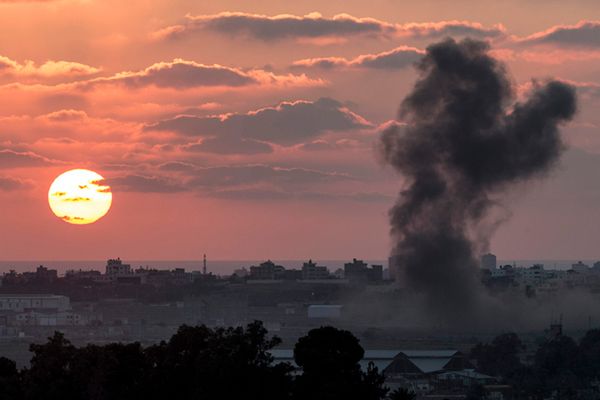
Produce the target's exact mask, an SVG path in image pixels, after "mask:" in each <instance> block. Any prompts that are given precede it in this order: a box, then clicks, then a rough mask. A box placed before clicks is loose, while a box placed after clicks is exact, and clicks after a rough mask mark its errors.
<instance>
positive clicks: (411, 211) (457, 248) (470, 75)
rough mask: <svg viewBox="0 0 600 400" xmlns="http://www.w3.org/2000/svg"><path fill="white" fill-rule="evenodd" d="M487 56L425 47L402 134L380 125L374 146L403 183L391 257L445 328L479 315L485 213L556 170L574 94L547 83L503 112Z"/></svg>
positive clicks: (467, 49) (499, 76) (501, 72)
mask: <svg viewBox="0 0 600 400" xmlns="http://www.w3.org/2000/svg"><path fill="white" fill-rule="evenodd" d="M488 50H489V47H488V45H487V44H486V43H484V42H481V41H474V40H465V41H462V42H459V43H457V42H455V41H454V40H446V41H443V42H440V43H437V44H434V45H431V46H430V47H428V48H427V54H426V56H425V57H424V58H423V60H422V62H421V63H420V64H419V72H420V74H421V76H420V79H419V80H418V81H417V83H416V84H415V87H414V89H413V91H412V92H411V93H410V94H409V95H408V96H407V97H406V98H405V99H404V101H403V103H402V107H401V119H402V120H403V121H404V122H406V125H405V126H398V125H390V127H389V128H388V129H387V130H386V131H385V132H384V133H383V134H382V140H381V148H382V151H383V156H384V158H385V160H386V161H387V162H388V163H389V164H391V165H392V166H393V167H395V168H396V169H397V170H398V171H399V172H400V173H401V174H403V176H404V178H405V179H406V182H407V184H406V187H405V188H404V189H403V190H402V191H401V193H400V196H399V199H398V201H397V203H396V205H395V206H394V207H393V208H392V210H391V211H390V220H391V233H392V237H393V240H394V248H393V253H392V254H393V255H394V256H395V257H396V263H397V265H399V266H400V267H401V270H402V271H403V273H404V275H405V279H406V283H407V284H408V285H409V286H410V287H411V288H413V289H414V290H417V291H419V292H423V293H424V294H425V295H426V297H427V300H428V301H429V305H430V306H431V310H432V312H433V313H435V314H436V315H437V316H438V317H441V318H446V319H450V320H452V321H457V319H459V318H462V320H461V322H470V321H473V319H472V317H475V316H480V315H475V313H474V312H475V311H477V308H478V307H479V306H480V305H481V301H482V299H483V297H482V296H481V292H480V288H481V286H480V284H479V280H478V274H477V272H478V271H477V269H478V261H477V260H478V257H479V255H480V254H482V253H483V252H486V251H488V250H489V249H488V247H489V241H490V238H491V235H492V233H493V232H494V230H495V227H497V226H498V224H500V223H501V222H502V220H501V219H498V218H495V217H494V215H492V214H491V211H492V210H493V206H494V205H495V204H497V201H498V199H499V197H502V195H503V194H504V193H505V191H507V190H508V189H510V188H511V187H514V185H515V184H518V183H523V182H527V181H528V180H530V179H531V178H535V177H541V176H544V174H545V173H547V172H548V171H549V170H550V169H551V168H552V167H553V166H554V165H555V164H556V163H557V161H558V159H559V156H560V154H561V153H562V151H563V149H564V144H563V141H562V140H561V137H560V133H559V130H558V128H559V126H560V124H562V123H564V122H565V121H568V120H570V119H571V118H572V117H573V115H574V113H575V110H576V101H575V91H574V89H573V88H572V87H571V86H568V85H566V84H564V83H562V82H557V81H552V82H548V83H546V84H543V85H541V84H538V85H536V86H534V88H533V90H532V92H531V93H530V94H529V97H528V98H527V99H526V100H525V101H523V102H517V103H513V99H514V97H513V91H512V87H511V83H510V79H509V77H508V75H507V73H506V71H505V69H504V67H503V65H501V64H500V63H499V62H497V61H496V60H495V59H493V58H492V57H490V56H489V55H488ZM513 104H514V105H513ZM509 106H510V108H509Z"/></svg>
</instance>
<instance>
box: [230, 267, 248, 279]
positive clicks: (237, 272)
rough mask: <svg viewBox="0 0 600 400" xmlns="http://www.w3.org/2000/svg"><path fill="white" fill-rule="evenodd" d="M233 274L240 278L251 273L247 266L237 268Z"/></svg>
mask: <svg viewBox="0 0 600 400" xmlns="http://www.w3.org/2000/svg"><path fill="white" fill-rule="evenodd" d="M232 275H235V276H237V277H238V278H245V277H247V276H248V275H250V273H249V272H248V270H247V269H246V268H239V269H236V270H235V271H233V274H232Z"/></svg>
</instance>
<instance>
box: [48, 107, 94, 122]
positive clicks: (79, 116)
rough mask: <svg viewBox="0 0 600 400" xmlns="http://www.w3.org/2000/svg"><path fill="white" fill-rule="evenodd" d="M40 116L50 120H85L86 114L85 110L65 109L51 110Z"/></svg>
mask: <svg viewBox="0 0 600 400" xmlns="http://www.w3.org/2000/svg"><path fill="white" fill-rule="evenodd" d="M42 118H44V119H47V120H48V121H52V122H72V121H82V120H85V119H86V118H87V114H86V112H85V111H81V110H73V109H67V110H59V111H54V112H51V113H49V114H46V115H43V116H42Z"/></svg>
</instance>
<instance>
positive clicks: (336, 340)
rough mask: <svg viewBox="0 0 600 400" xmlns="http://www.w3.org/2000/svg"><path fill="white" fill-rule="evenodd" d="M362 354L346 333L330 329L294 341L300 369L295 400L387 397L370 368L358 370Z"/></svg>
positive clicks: (374, 372) (296, 358)
mask: <svg viewBox="0 0 600 400" xmlns="http://www.w3.org/2000/svg"><path fill="white" fill-rule="evenodd" d="M363 356H364V350H363V348H362V347H361V346H360V344H359V342H358V339H357V338H356V337H354V335H352V334H351V333H350V332H348V331H345V330H339V329H336V328H333V327H330V326H328V327H321V328H318V329H313V330H311V331H310V332H308V334H307V335H306V336H304V337H302V338H300V339H299V340H298V343H296V346H295V347H294V360H295V361H296V364H297V365H298V366H299V367H300V368H302V375H300V376H298V377H297V378H296V382H295V387H294V398H295V399H302V400H304V399H314V400H325V399H327V400H337V399H340V400H341V399H345V400H354V399H357V400H358V399H360V400H371V399H372V400H376V399H381V398H383V397H384V396H385V394H386V393H387V389H386V388H384V387H383V381H384V379H383V376H381V375H380V374H379V372H378V371H377V369H376V368H375V367H374V366H373V365H370V366H369V368H368V370H367V372H363V371H362V370H361V367H360V364H359V362H360V360H361V359H362V358H363Z"/></svg>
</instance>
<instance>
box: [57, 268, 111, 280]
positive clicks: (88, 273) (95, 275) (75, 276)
mask: <svg viewBox="0 0 600 400" xmlns="http://www.w3.org/2000/svg"><path fill="white" fill-rule="evenodd" d="M101 277H102V273H101V272H100V271H96V270H93V269H92V270H82V269H78V270H69V271H67V272H65V278H66V279H72V280H77V281H79V280H91V281H95V280H99V279H100V278H101Z"/></svg>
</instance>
